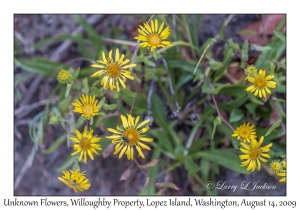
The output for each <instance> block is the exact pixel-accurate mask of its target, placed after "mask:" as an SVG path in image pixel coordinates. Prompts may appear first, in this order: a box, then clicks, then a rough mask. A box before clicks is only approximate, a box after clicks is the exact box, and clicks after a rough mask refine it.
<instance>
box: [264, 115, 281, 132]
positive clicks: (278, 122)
mask: <svg viewBox="0 0 300 210" xmlns="http://www.w3.org/2000/svg"><path fill="white" fill-rule="evenodd" d="M280 123H281V119H280V120H278V121H277V122H275V123H274V124H273V125H272V126H271V127H270V128H269V130H268V131H267V132H266V134H265V136H268V135H269V134H270V133H272V131H273V130H274V129H275V128H277V127H278V126H279V125H280Z"/></svg>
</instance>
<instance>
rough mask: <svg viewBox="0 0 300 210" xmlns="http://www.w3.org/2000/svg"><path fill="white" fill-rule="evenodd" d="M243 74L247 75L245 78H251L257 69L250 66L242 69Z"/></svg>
mask: <svg viewBox="0 0 300 210" xmlns="http://www.w3.org/2000/svg"><path fill="white" fill-rule="evenodd" d="M244 72H245V74H246V75H247V77H249V76H251V77H253V76H254V75H255V74H257V69H256V67H255V66H254V65H250V66H247V67H246V68H245V69H244Z"/></svg>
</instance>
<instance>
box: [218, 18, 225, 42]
mask: <svg viewBox="0 0 300 210" xmlns="http://www.w3.org/2000/svg"><path fill="white" fill-rule="evenodd" d="M225 24H226V20H224V21H223V24H222V26H221V29H220V31H219V38H218V40H221V39H223V37H224V28H225Z"/></svg>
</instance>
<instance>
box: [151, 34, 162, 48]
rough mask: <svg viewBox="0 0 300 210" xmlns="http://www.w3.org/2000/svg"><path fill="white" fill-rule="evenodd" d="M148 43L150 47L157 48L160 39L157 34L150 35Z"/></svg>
mask: <svg viewBox="0 0 300 210" xmlns="http://www.w3.org/2000/svg"><path fill="white" fill-rule="evenodd" d="M148 41H149V43H150V44H151V45H154V46H157V45H159V44H160V43H161V38H160V36H159V35H157V34H152V35H151V36H149V39H148Z"/></svg>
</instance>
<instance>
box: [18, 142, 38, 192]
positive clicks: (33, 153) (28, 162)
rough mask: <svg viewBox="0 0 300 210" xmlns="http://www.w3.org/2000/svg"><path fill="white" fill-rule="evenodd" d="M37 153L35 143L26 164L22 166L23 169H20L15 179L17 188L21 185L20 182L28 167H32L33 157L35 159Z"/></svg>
mask: <svg viewBox="0 0 300 210" xmlns="http://www.w3.org/2000/svg"><path fill="white" fill-rule="evenodd" d="M35 153H36V148H35V145H33V147H32V150H31V153H30V154H29V156H28V158H27V160H26V162H25V163H24V165H23V166H22V169H21V171H20V173H19V174H18V176H17V178H16V181H15V189H17V187H18V186H19V184H20V183H21V180H22V178H23V176H24V174H25V172H26V171H27V169H28V168H30V167H31V165H32V162H33V159H34V156H35Z"/></svg>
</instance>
